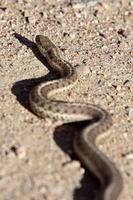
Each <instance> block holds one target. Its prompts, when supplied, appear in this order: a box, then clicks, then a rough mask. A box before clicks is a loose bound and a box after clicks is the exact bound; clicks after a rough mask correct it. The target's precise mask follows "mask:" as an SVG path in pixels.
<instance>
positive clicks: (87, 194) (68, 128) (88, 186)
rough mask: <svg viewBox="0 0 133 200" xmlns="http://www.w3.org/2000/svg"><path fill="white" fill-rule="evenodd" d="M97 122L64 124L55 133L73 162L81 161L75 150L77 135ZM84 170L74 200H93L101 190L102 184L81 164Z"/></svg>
mask: <svg viewBox="0 0 133 200" xmlns="http://www.w3.org/2000/svg"><path fill="white" fill-rule="evenodd" d="M94 122H95V121H93V120H87V121H83V122H72V123H68V124H63V125H62V126H59V127H57V128H56V129H55V131H54V140H55V142H56V144H57V145H58V146H59V147H60V148H61V149H62V150H63V151H64V152H65V153H66V154H68V155H69V156H70V158H71V161H70V162H72V161H74V160H79V159H78V157H77V156H76V154H75V153H74V149H73V141H74V137H75V134H80V133H81V131H82V129H83V128H85V126H86V125H89V124H92V123H94ZM70 162H65V163H63V164H62V165H63V166H65V165H67V164H69V163H70ZM81 166H82V167H83V168H84V170H85V172H84V175H83V177H82V179H81V181H80V184H79V185H80V186H79V187H78V188H75V190H74V192H73V200H93V199H95V196H96V195H97V194H98V192H99V189H100V183H99V181H98V180H97V179H96V177H94V176H93V174H92V173H91V172H90V171H89V170H88V169H86V167H85V166H84V165H83V164H81Z"/></svg>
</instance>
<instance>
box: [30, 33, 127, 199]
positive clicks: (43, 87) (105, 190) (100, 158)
mask: <svg viewBox="0 0 133 200" xmlns="http://www.w3.org/2000/svg"><path fill="white" fill-rule="evenodd" d="M35 43H36V46H37V48H38V49H39V51H40V53H41V54H42V55H43V56H44V58H45V59H46V60H47V62H48V64H49V65H50V67H51V69H52V70H54V71H55V72H56V73H57V74H58V76H59V77H58V78H55V79H53V80H50V81H47V82H46V81H42V82H41V83H39V84H38V85H36V86H34V87H33V88H32V89H31V91H30V93H29V103H30V107H31V110H32V111H33V113H34V114H35V115H37V116H38V117H40V118H43V119H46V118H50V120H51V121H53V122H59V123H60V124H64V123H71V122H76V123H80V122H84V121H86V122H88V124H87V125H86V126H85V127H83V128H82V130H81V131H79V133H77V134H75V136H74V141H73V148H74V151H75V153H76V155H77V157H78V158H79V160H80V162H81V163H82V164H84V166H85V167H86V168H87V169H88V170H89V171H91V172H92V173H93V174H94V176H96V177H97V179H98V180H99V182H100V186H101V187H100V188H101V190H100V193H98V195H96V196H95V199H97V200H117V199H118V197H119V196H120V193H121V191H122V188H123V179H122V175H121V173H120V171H119V170H118V169H117V167H116V166H115V164H114V163H113V162H112V161H111V160H110V159H109V158H108V157H107V156H106V155H105V154H104V153H102V151H101V150H99V148H98V147H97V141H99V140H104V136H105V135H106V134H107V130H108V129H109V128H110V127H111V126H112V118H111V115H110V114H109V112H107V111H106V110H105V109H103V108H101V107H100V106H98V105H94V104H91V103H78V102H68V101H63V100H56V98H55V95H56V94H57V93H60V92H62V91H64V90H66V89H70V88H72V87H74V85H76V83H77V81H78V80H79V77H80V76H79V73H80V72H81V74H82V68H83V67H80V68H79V69H80V70H78V67H77V68H76V67H75V66H73V65H72V64H70V63H69V62H68V61H66V60H65V59H64V58H63V56H61V53H60V50H59V48H57V46H56V45H55V44H54V43H53V42H52V41H51V40H50V39H49V38H48V37H47V36H44V35H36V37H35ZM91 120H92V121H93V123H89V121H91ZM77 132H78V129H77Z"/></svg>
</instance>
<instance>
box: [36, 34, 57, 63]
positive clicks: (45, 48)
mask: <svg viewBox="0 0 133 200" xmlns="http://www.w3.org/2000/svg"><path fill="white" fill-rule="evenodd" d="M35 42H36V44H37V47H38V48H39V50H40V52H41V53H42V54H43V55H44V56H45V57H46V59H48V60H53V59H55V58H57V57H59V50H58V49H57V47H56V46H55V45H54V44H53V42H51V40H50V39H49V38H48V37H47V36H43V35H37V36H36V38H35Z"/></svg>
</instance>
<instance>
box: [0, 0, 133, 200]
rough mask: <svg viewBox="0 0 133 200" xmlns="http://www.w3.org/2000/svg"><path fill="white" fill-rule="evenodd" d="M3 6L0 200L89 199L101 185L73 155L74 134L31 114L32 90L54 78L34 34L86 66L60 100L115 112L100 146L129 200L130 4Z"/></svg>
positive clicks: (132, 113) (14, 1) (132, 136)
mask: <svg viewBox="0 0 133 200" xmlns="http://www.w3.org/2000/svg"><path fill="white" fill-rule="evenodd" d="M0 2H1V3H0V20H1V26H0V36H1V39H0V43H1V52H0V60H1V64H0V147H1V148H0V160H1V161H0V200H17V199H19V200H59V199H62V200H88V199H90V200H91V199H93V198H92V197H93V193H94V191H95V190H96V188H97V187H98V183H97V182H96V180H95V179H94V177H92V175H91V174H89V173H88V172H87V171H86V170H85V169H84V168H83V167H81V165H80V162H79V161H78V159H76V157H75V155H74V152H73V148H72V139H73V138H72V133H71V130H70V128H69V127H67V126H66V127H65V126H64V127H61V128H57V129H56V130H55V131H54V124H51V121H50V120H48V119H46V120H43V119H39V118H38V117H36V116H35V115H34V114H33V113H32V112H31V111H30V107H29V102H28V94H29V91H30V90H31V88H32V87H33V86H34V85H36V84H37V83H39V82H40V81H41V78H39V77H41V76H44V79H45V80H50V79H51V78H53V77H54V75H53V74H52V73H51V72H49V71H48V67H47V64H46V62H45V61H43V60H42V57H41V55H40V54H39V53H38V51H37V48H36V46H35V44H34V38H35V36H36V35H37V34H43V35H47V36H49V38H50V39H51V40H52V41H53V42H54V43H55V44H56V45H57V46H58V47H59V48H60V50H61V52H62V54H63V56H65V58H66V60H69V61H70V62H71V63H72V64H74V65H80V66H82V67H84V66H87V70H88V73H87V75H86V76H85V77H84V78H83V79H82V80H80V81H78V83H77V85H76V87H74V88H73V89H72V90H69V91H68V92H65V93H62V94H58V95H57V97H56V98H57V99H62V100H63V99H65V100H68V101H75V102H76V101H77V102H91V103H95V104H99V105H100V106H102V107H103V108H105V109H107V110H108V111H109V112H110V113H111V114H112V118H113V126H112V127H111V129H110V130H109V131H110V136H108V138H106V139H105V140H104V141H101V143H100V144H99V148H100V149H101V150H102V151H103V152H105V153H106V155H107V156H108V157H109V158H110V159H111V160H112V161H113V162H114V163H115V164H116V166H117V168H118V169H119V170H120V172H121V174H122V177H123V180H124V189H123V192H122V194H121V196H120V198H119V199H120V200H125V199H126V200H132V199H133V190H132V189H133V142H132V141H133V96H132V94H133V87H132V88H131V86H132V84H133V83H132V79H133V76H132V75H133V57H132V56H133V52H132V50H131V48H132V47H133V43H132V42H133V34H132V33H133V27H132V25H133V1H129V0H121V1H120V0H117V1H113V0H112V1H102V0H101V1H99V2H98V1H90V2H89V3H88V4H87V3H85V1H84V4H83V3H75V2H76V1H72V3H70V2H69V1H67V0H62V1H61V0H55V1H54V0H45V1H43V0H29V1H28V0H1V1H0ZM79 2H80V1H79ZM37 77H38V78H37Z"/></svg>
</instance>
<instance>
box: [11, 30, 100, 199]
mask: <svg viewBox="0 0 133 200" xmlns="http://www.w3.org/2000/svg"><path fill="white" fill-rule="evenodd" d="M14 37H15V38H16V39H17V40H18V41H19V42H20V43H21V44H23V45H25V46H26V47H27V48H30V49H31V50H32V52H33V54H34V55H35V57H36V58H37V59H39V60H40V62H42V63H43V64H44V66H46V67H47V69H48V70H49V73H48V74H47V75H45V76H41V77H39V78H32V79H24V80H21V81H17V82H15V83H14V84H13V86H12V89H11V91H12V93H13V94H14V95H15V96H16V99H17V101H18V102H19V103H20V104H21V105H22V106H24V107H25V108H26V109H27V110H29V111H30V112H32V111H31V109H30V106H29V98H28V97H29V92H30V91H31V89H32V88H33V87H35V86H36V85H37V84H39V83H41V82H42V81H43V82H44V81H50V80H53V79H55V77H56V78H58V74H57V73H56V72H55V71H53V70H52V69H51V68H50V66H49V64H48V63H47V61H46V59H45V58H44V57H43V56H42V54H41V53H40V51H39V49H38V48H37V46H36V44H35V43H34V42H32V41H30V40H28V39H27V38H25V37H23V36H21V35H20V34H18V33H15V34H14ZM85 123H86V122H85ZM88 123H91V122H87V124H88ZM84 125H85V124H84V123H79V122H78V123H76V122H75V123H69V124H64V125H62V126H59V127H57V128H56V129H55V131H54V135H53V138H54V140H55V142H56V144H57V145H58V146H59V147H60V148H61V149H62V150H63V151H64V152H65V153H66V154H68V155H69V156H70V158H71V160H72V161H73V160H78V158H77V157H76V155H75V153H74V150H73V139H74V135H75V132H77V130H78V133H79V134H80V131H81V129H82V128H83V126H84ZM67 164H68V163H63V166H64V165H67ZM82 167H84V166H82ZM84 169H85V173H84V175H83V178H82V179H81V181H80V187H78V188H75V189H74V191H73V200H93V199H94V193H95V191H97V190H98V189H99V183H98V180H97V179H96V178H95V177H94V176H93V175H92V174H91V173H90V172H89V171H88V170H87V169H86V168H85V167H84Z"/></svg>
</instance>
